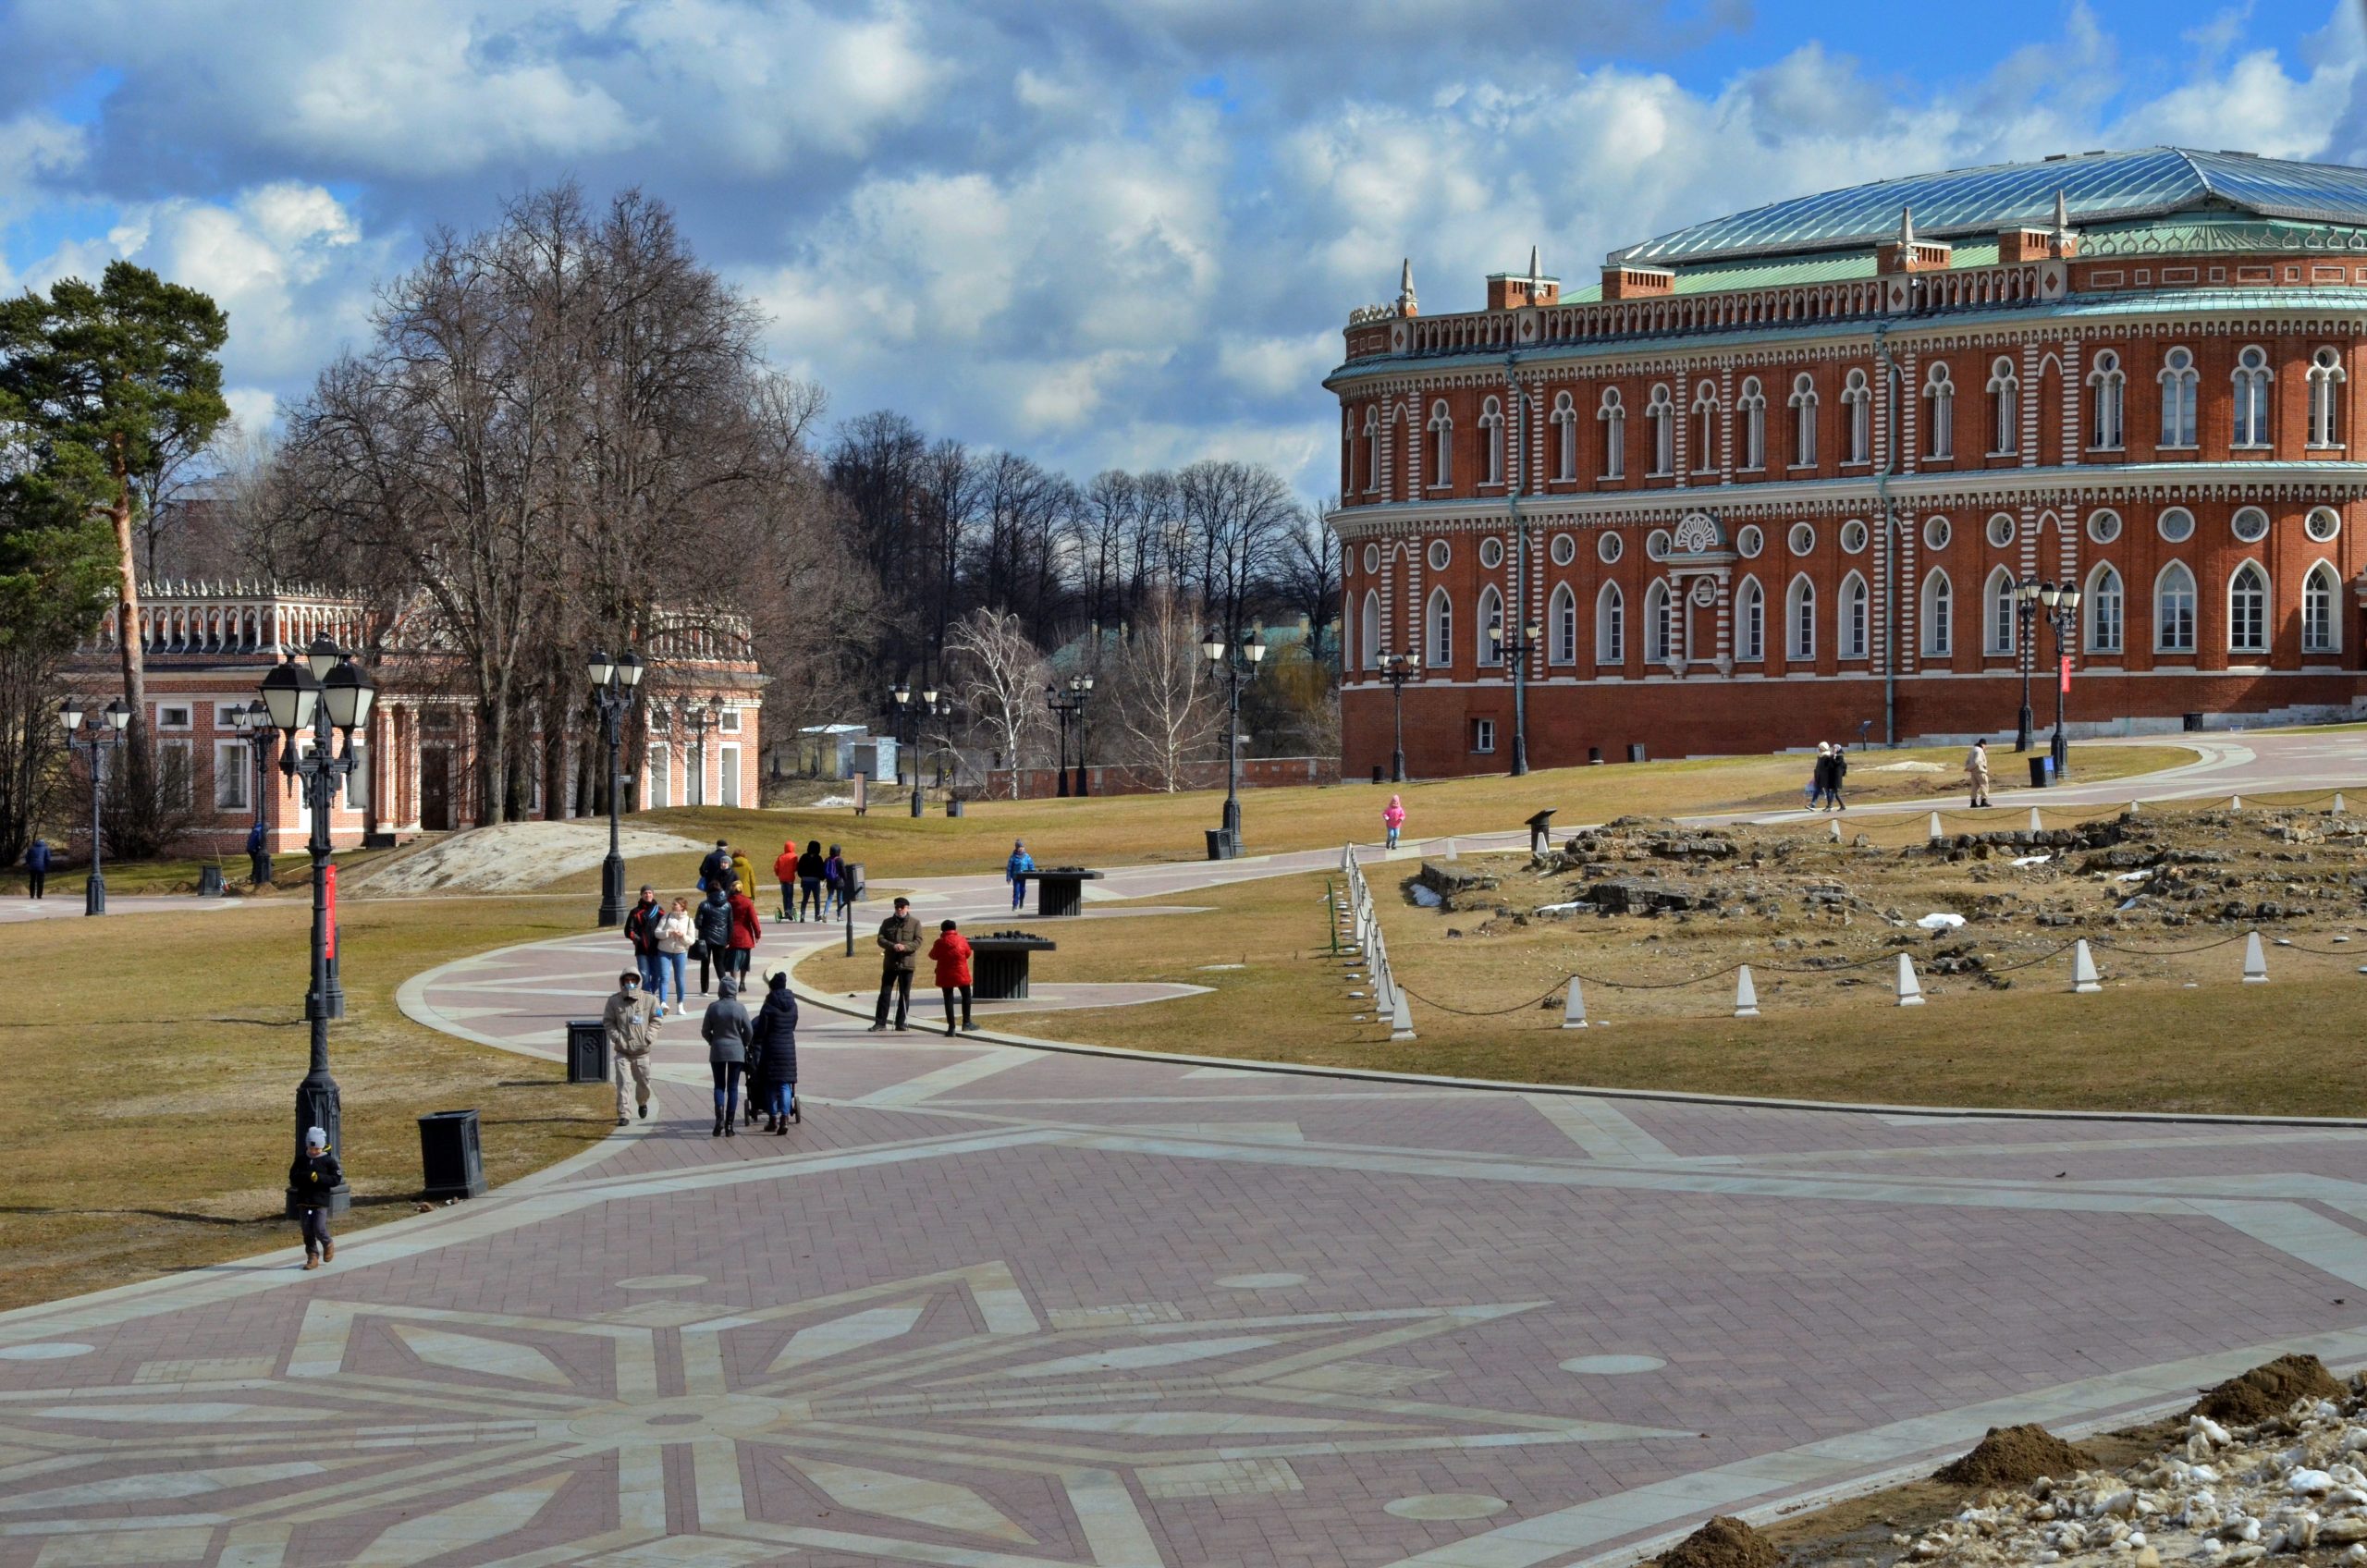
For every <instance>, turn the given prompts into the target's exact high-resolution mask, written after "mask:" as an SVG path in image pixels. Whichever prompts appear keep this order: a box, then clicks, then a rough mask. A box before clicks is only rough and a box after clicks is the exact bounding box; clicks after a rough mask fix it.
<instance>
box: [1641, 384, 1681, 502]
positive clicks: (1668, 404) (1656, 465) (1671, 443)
mask: <svg viewBox="0 0 2367 1568" xmlns="http://www.w3.org/2000/svg"><path fill="white" fill-rule="evenodd" d="M1644 417H1645V418H1646V419H1648V420H1650V422H1651V425H1652V466H1651V469H1650V472H1647V473H1646V475H1645V477H1646V478H1648V479H1666V478H1668V477H1669V476H1670V475H1672V474H1674V472H1676V404H1675V403H1674V401H1673V400H1671V398H1670V397H1669V391H1668V383H1667V382H1665V381H1656V382H1654V383H1652V390H1651V396H1650V398H1649V399H1648V400H1647V401H1646V402H1645V404H1644Z"/></svg>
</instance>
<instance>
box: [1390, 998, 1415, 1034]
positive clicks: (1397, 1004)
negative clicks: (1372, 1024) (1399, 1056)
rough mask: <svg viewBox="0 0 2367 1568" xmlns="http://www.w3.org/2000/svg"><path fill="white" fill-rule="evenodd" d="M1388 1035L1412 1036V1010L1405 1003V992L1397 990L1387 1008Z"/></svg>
mask: <svg viewBox="0 0 2367 1568" xmlns="http://www.w3.org/2000/svg"><path fill="white" fill-rule="evenodd" d="M1389 1037H1390V1038H1391V1039H1392V1040H1410V1039H1412V1038H1413V1037H1414V1012H1413V1010H1412V1009H1411V1008H1409V1007H1407V1006H1406V1005H1405V993H1404V992H1403V991H1399V992H1398V993H1397V994H1396V997H1395V998H1394V1001H1393V1003H1392V1006H1391V1007H1390V1010H1389Z"/></svg>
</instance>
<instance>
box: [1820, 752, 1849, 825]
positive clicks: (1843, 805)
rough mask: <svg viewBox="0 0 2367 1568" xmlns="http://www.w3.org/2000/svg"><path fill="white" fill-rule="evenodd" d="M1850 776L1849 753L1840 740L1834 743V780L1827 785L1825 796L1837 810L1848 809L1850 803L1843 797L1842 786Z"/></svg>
mask: <svg viewBox="0 0 2367 1568" xmlns="http://www.w3.org/2000/svg"><path fill="white" fill-rule="evenodd" d="M1848 777H1849V753H1848V750H1847V748H1846V747H1844V746H1843V745H1842V744H1841V743H1840V742H1839V741H1834V744H1833V781H1832V782H1831V783H1830V784H1827V785H1826V786H1825V790H1824V798H1825V799H1826V800H1827V801H1829V802H1832V803H1833V809H1834V810H1835V811H1847V810H1848V809H1849V806H1848V803H1847V802H1845V801H1843V800H1842V798H1841V786H1842V784H1843V783H1844V782H1845V781H1846V779H1847V778H1848Z"/></svg>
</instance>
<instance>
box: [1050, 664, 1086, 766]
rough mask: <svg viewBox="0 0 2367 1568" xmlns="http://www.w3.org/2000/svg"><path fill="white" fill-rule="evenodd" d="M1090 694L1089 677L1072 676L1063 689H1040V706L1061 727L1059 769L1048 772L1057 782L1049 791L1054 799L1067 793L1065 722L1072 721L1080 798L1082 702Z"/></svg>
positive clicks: (1083, 715) (1082, 734)
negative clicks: (1041, 693) (1055, 786)
mask: <svg viewBox="0 0 2367 1568" xmlns="http://www.w3.org/2000/svg"><path fill="white" fill-rule="evenodd" d="M1092 692H1093V677H1091V676H1090V675H1072V676H1070V677H1069V678H1068V680H1067V682H1066V684H1065V687H1062V686H1047V687H1045V688H1044V706H1045V707H1046V708H1047V709H1049V711H1050V712H1051V715H1052V717H1054V718H1057V719H1058V720H1060V725H1061V760H1060V766H1057V767H1055V768H1054V769H1053V770H1052V771H1053V773H1054V774H1055V775H1056V777H1057V780H1058V786H1057V788H1056V789H1055V790H1053V793H1054V794H1056V795H1061V796H1065V795H1067V794H1068V793H1069V721H1070V720H1071V719H1072V718H1073V719H1074V720H1075V721H1076V793H1077V794H1079V795H1083V794H1084V793H1085V698H1086V697H1087V696H1089V695H1091V694H1092Z"/></svg>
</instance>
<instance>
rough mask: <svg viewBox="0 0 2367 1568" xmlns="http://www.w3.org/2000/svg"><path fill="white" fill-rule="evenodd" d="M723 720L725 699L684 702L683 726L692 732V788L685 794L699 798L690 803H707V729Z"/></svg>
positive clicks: (698, 804)
mask: <svg viewBox="0 0 2367 1568" xmlns="http://www.w3.org/2000/svg"><path fill="white" fill-rule="evenodd" d="M722 722H723V699H722V698H720V697H709V698H708V699H707V700H706V701H705V702H704V703H700V702H685V703H684V704H682V728H683V729H687V730H689V731H690V732H691V751H690V753H689V757H690V762H689V769H688V770H689V773H690V776H691V777H690V788H689V789H688V790H685V791H683V792H684V793H685V794H691V795H695V796H697V797H698V799H696V800H694V801H691V802H688V803H689V804H691V805H694V806H703V805H705V804H706V736H707V731H708V730H710V729H715V728H716V727H717V726H718V725H720V724H721V723H722Z"/></svg>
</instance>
